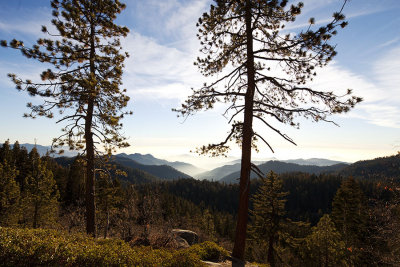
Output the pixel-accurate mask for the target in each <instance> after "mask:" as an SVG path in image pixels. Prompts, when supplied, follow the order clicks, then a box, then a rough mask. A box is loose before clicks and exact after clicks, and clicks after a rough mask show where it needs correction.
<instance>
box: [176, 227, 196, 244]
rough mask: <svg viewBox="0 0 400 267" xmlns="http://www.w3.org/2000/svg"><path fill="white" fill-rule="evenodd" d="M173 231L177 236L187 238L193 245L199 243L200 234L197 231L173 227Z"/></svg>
mask: <svg viewBox="0 0 400 267" xmlns="http://www.w3.org/2000/svg"><path fill="white" fill-rule="evenodd" d="M172 233H173V234H174V235H175V236H177V237H180V238H182V239H184V240H186V242H187V243H188V244H189V245H190V246H191V245H194V244H197V243H199V236H198V235H197V233H195V232H193V231H190V230H183V229H173V230H172Z"/></svg>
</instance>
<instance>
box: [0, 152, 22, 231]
mask: <svg viewBox="0 0 400 267" xmlns="http://www.w3.org/2000/svg"><path fill="white" fill-rule="evenodd" d="M17 173H18V171H17V170H16V169H15V167H14V166H10V165H9V164H8V163H7V161H5V160H4V161H3V162H0V226H13V225H16V224H17V222H18V219H19V215H20V210H19V200H20V190H19V186H18V184H17V183H16V181H15V177H16V176H17Z"/></svg>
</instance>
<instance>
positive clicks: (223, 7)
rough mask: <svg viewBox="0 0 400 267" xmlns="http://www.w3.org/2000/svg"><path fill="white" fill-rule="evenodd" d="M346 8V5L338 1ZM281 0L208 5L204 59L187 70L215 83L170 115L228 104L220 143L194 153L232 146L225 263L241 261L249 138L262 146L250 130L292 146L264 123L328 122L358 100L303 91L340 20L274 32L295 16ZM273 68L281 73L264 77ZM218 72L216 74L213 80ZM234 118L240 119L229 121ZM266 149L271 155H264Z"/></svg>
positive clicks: (327, 54)
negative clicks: (233, 219)
mask: <svg viewBox="0 0 400 267" xmlns="http://www.w3.org/2000/svg"><path fill="white" fill-rule="evenodd" d="M344 2H346V0H345V1H344ZM287 3H288V1H287V0H274V1H258V0H240V1H237V0H235V1H233V0H215V5H211V8H210V11H209V12H208V13H204V14H203V16H202V17H201V18H200V19H199V23H198V27H199V34H198V38H199V40H200V41H201V42H200V44H201V45H202V49H201V52H203V53H204V54H205V56H204V58H198V59H197V62H196V63H195V64H196V65H197V66H198V67H199V69H200V71H201V72H202V74H204V75H205V76H212V75H217V74H218V76H219V77H218V78H217V80H216V81H214V82H212V83H210V84H207V83H205V84H204V86H203V87H201V88H200V89H198V90H193V93H192V95H191V96H189V98H188V99H187V100H186V102H185V103H184V104H182V107H181V109H178V110H176V111H178V112H179V113H180V114H181V115H182V116H188V115H191V114H193V113H195V112H196V111H199V110H208V109H212V108H213V107H214V105H215V103H217V102H223V103H228V108H227V110H226V112H225V115H227V116H228V118H229V123H232V128H231V131H230V132H229V133H228V136H227V137H226V139H225V140H224V141H222V142H221V143H216V144H210V145H208V146H203V147H201V148H200V149H199V150H198V152H200V153H210V154H211V155H212V156H217V155H221V154H222V155H223V154H225V153H227V151H228V150H229V142H230V141H234V142H236V143H238V144H240V146H241V149H242V161H241V172H240V192H239V198H240V201H239V209H238V221H237V227H236V237H235V245H234V249H233V256H234V257H236V258H239V259H243V253H244V247H245V239H246V228H247V217H248V200H249V188H250V186H249V184H250V172H251V168H252V166H251V151H252V148H255V149H257V147H256V141H257V139H260V140H262V141H263V142H264V143H266V145H267V146H269V147H270V148H271V146H270V144H269V143H268V141H267V140H265V139H264V138H263V137H262V136H261V135H260V134H259V133H257V132H256V131H255V130H254V129H253V119H257V120H259V121H260V122H261V123H262V124H264V125H265V126H266V127H268V128H270V129H272V130H273V131H275V132H276V133H277V134H279V135H280V136H282V137H283V138H284V139H285V140H287V141H289V142H291V143H294V141H293V140H292V139H291V138H290V137H288V136H287V135H286V134H284V133H282V132H281V131H280V130H279V129H277V128H275V127H274V126H273V123H272V122H271V121H270V119H276V120H277V121H278V122H280V123H284V124H289V125H291V126H294V127H298V123H297V122H296V117H299V116H303V117H306V118H310V119H312V120H314V121H321V120H322V121H329V120H328V119H327V116H328V115H330V114H333V113H342V112H347V111H349V110H350V108H351V107H353V106H354V105H355V104H356V103H358V102H359V101H361V99H360V98H358V97H354V96H353V97H350V94H351V90H348V93H347V96H349V98H348V99H343V98H341V97H340V96H338V95H336V94H334V93H333V92H330V91H328V90H326V91H319V90H315V89H312V88H310V87H309V86H307V82H308V81H310V80H312V79H313V77H314V75H316V69H317V68H319V67H323V66H325V65H326V64H327V63H328V62H329V61H330V60H331V59H332V58H333V57H334V56H335V54H336V52H335V46H333V45H330V44H329V43H328V41H329V40H330V39H331V37H332V36H333V35H335V34H336V28H337V27H345V26H346V25H347V23H346V22H345V21H344V15H343V14H342V13H341V11H340V12H337V13H335V14H334V15H333V19H332V21H331V22H330V23H328V24H327V25H326V26H322V27H320V28H317V29H314V28H313V26H312V24H314V19H310V26H309V27H308V28H307V30H305V31H301V32H299V33H298V34H292V33H289V32H286V33H284V32H283V33H282V31H283V29H284V27H285V25H286V24H288V23H290V22H293V21H294V20H295V19H296V16H297V15H299V14H300V12H301V9H302V7H303V3H301V2H300V3H298V4H297V5H291V6H290V7H287ZM278 68H279V69H280V70H281V72H276V71H273V72H272V71H271V69H278ZM224 70H228V71H227V72H224V73H223V74H222V75H221V74H220V73H221V72H223V71H224ZM239 114H242V115H243V118H242V119H237V117H238V115H239ZM271 150H272V148H271Z"/></svg>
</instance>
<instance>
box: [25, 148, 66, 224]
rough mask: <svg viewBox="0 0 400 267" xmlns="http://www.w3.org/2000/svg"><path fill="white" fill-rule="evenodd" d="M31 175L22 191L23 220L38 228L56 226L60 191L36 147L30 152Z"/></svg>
mask: <svg viewBox="0 0 400 267" xmlns="http://www.w3.org/2000/svg"><path fill="white" fill-rule="evenodd" d="M29 162H30V165H31V166H30V169H29V175H28V176H27V177H26V178H25V181H24V190H23V191H22V200H21V201H22V208H23V222H24V224H25V225H26V226H29V227H33V228H37V227H41V226H42V227H43V226H54V224H55V222H56V220H57V218H58V198H59V192H58V189H57V185H56V181H55V180H54V179H53V173H52V172H51V171H50V170H49V169H47V166H46V162H45V161H42V159H41V158H40V156H39V154H38V153H37V151H36V149H35V148H34V149H32V151H31V152H30V153H29Z"/></svg>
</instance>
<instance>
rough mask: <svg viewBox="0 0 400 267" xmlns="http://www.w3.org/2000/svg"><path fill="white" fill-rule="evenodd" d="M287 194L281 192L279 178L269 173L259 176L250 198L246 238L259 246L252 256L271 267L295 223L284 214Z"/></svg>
mask: <svg viewBox="0 0 400 267" xmlns="http://www.w3.org/2000/svg"><path fill="white" fill-rule="evenodd" d="M287 195H288V193H287V192H282V181H281V179H280V178H279V177H278V176H277V175H276V174H275V173H273V172H270V173H269V174H268V175H267V177H265V178H262V179H261V185H260V187H259V188H258V191H257V192H256V194H255V195H254V196H253V198H252V201H253V209H252V210H251V211H250V214H251V224H250V228H249V236H250V238H249V240H250V241H251V242H252V245H253V246H254V244H255V245H256V246H258V247H259V252H260V253H259V254H261V255H258V256H256V258H258V259H262V260H265V261H266V262H268V263H269V264H270V265H271V266H276V264H277V263H278V262H279V261H282V257H281V255H280V254H281V252H282V249H281V248H283V247H284V246H286V245H287V244H288V243H290V242H291V240H290V239H292V237H291V234H290V230H291V228H293V227H294V226H295V225H296V223H294V222H292V221H291V220H289V219H288V218H287V217H286V216H285V215H286V212H285V203H286V196H287ZM253 253H256V251H253Z"/></svg>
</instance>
